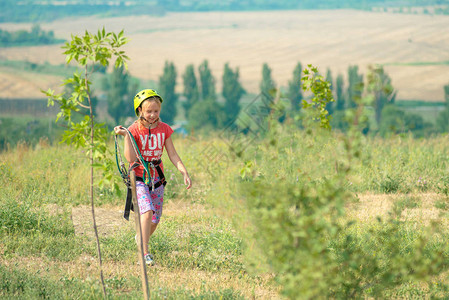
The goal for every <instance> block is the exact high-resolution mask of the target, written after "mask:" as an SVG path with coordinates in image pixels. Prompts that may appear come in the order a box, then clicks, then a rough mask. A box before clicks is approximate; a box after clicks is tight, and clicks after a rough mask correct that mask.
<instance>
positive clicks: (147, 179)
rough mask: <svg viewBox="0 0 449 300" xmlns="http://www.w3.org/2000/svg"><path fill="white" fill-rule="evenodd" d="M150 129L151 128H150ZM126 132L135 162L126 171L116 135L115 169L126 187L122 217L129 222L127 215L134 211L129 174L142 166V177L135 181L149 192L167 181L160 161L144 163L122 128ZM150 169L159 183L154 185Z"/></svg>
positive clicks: (131, 137)
mask: <svg viewBox="0 0 449 300" xmlns="http://www.w3.org/2000/svg"><path fill="white" fill-rule="evenodd" d="M150 127H151V126H150ZM122 128H123V129H125V130H126V133H127V135H128V136H129V139H130V140H131V146H132V148H133V150H134V152H135V153H136V156H137V160H136V161H135V162H134V163H133V164H132V165H131V166H130V167H129V169H128V170H127V169H126V167H125V164H124V162H123V160H122V155H121V152H120V147H119V146H118V142H117V135H115V136H114V140H115V161H116V163H117V168H118V170H119V172H120V176H121V177H122V179H123V182H124V183H125V185H126V187H127V194H126V203H125V211H124V214H123V217H124V218H125V219H126V220H128V221H129V213H130V210H132V211H134V208H133V204H132V192H131V180H130V175H129V174H130V173H131V171H132V170H133V169H135V168H137V167H139V166H140V165H142V166H143V168H144V171H143V177H139V176H137V177H136V181H141V182H143V183H144V184H146V185H147V186H148V188H149V190H150V191H154V190H155V189H157V188H158V187H160V186H161V185H164V186H165V185H166V184H167V181H166V180H165V176H164V172H162V168H161V166H160V164H161V162H162V160H161V159H158V160H152V161H146V160H144V159H143V156H142V154H141V153H140V150H139V147H137V143H136V140H135V139H134V137H133V135H132V134H131V132H130V131H129V130H128V128H125V127H122ZM149 134H150V135H149V136H150V137H151V130H150V129H149ZM150 169H151V170H153V171H155V172H157V175H158V176H159V181H158V182H156V183H154V180H153V178H152V177H151V173H150Z"/></svg>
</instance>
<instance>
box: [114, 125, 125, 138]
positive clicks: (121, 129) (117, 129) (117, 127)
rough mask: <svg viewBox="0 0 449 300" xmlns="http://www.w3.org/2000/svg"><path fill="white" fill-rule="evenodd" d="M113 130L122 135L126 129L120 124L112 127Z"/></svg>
mask: <svg viewBox="0 0 449 300" xmlns="http://www.w3.org/2000/svg"><path fill="white" fill-rule="evenodd" d="M114 132H115V134H120V135H123V136H124V135H125V134H126V130H125V128H123V126H122V125H119V126H115V127H114Z"/></svg>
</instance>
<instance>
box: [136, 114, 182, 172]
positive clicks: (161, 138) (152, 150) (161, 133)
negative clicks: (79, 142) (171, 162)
mask: <svg viewBox="0 0 449 300" xmlns="http://www.w3.org/2000/svg"><path fill="white" fill-rule="evenodd" d="M128 130H129V131H130V132H131V134H132V135H133V137H134V140H135V141H136V144H137V147H138V148H139V151H140V154H142V157H143V159H144V160H146V161H151V160H153V159H156V160H158V159H160V158H161V157H162V151H163V150H164V146H165V140H167V139H168V138H169V137H170V136H171V135H172V133H173V129H171V127H170V126H168V125H167V124H166V123H164V122H159V123H158V124H157V126H156V128H152V129H151V138H149V137H148V133H149V132H148V128H145V127H144V126H143V125H142V124H141V123H140V122H134V123H133V124H132V125H131V126H129V128H128ZM160 166H161V168H162V170H164V166H163V165H162V163H161V165H160ZM143 170H144V168H143V166H139V167H137V168H135V169H134V171H135V172H136V176H138V177H143ZM150 172H151V173H152V174H151V177H153V178H154V177H156V176H157V172H156V170H154V171H151V169H150Z"/></svg>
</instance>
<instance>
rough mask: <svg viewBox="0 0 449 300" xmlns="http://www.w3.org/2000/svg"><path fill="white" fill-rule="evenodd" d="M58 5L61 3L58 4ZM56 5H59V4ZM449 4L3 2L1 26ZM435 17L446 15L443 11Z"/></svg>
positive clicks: (421, 0)
mask: <svg viewBox="0 0 449 300" xmlns="http://www.w3.org/2000/svg"><path fill="white" fill-rule="evenodd" d="M57 2H59V3H57ZM56 3H57V4H56ZM448 4H449V0H410V1H407V2H404V1H392V0H365V1H358V0H339V1H336V0H321V1H315V0H241V1H235V0H233V1H220V0H190V1H187V0H183V1H181V0H154V1H146V0H135V1H132V2H125V1H106V0H104V1H95V2H94V3H92V1H87V0H72V1H57V0H55V1H49V2H43V1H38V0H25V1H16V0H2V1H0V22H38V21H44V20H45V21H46V22H48V21H52V20H55V19H60V18H64V17H69V16H70V17H74V16H90V15H103V16H105V15H107V16H125V15H157V16H160V15H163V14H164V13H166V12H169V11H177V12H192V11H255V10H281V9H282V10H286V9H290V10H292V9H364V10H372V9H373V8H376V9H378V8H379V7H383V8H386V7H398V6H399V7H403V8H407V7H412V6H427V7H428V6H432V5H438V6H440V7H441V5H443V6H444V5H448ZM436 13H443V14H447V13H448V12H447V10H444V9H442V10H441V9H440V10H437V11H436Z"/></svg>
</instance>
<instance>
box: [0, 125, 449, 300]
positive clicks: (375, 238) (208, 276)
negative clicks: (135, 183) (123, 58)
mask: <svg viewBox="0 0 449 300" xmlns="http://www.w3.org/2000/svg"><path fill="white" fill-rule="evenodd" d="M279 130H280V131H279V133H278V134H277V135H276V136H275V137H270V136H268V137H267V138H265V139H263V140H260V141H259V142H258V143H252V146H248V147H247V151H246V153H244V154H240V156H234V155H233V154H232V152H230V151H229V148H228V146H227V145H229V142H230V141H229V140H223V139H219V138H204V137H201V136H197V137H190V138H184V139H183V138H180V137H177V138H176V139H175V145H176V147H177V150H178V152H179V153H180V155H181V157H182V158H183V161H184V163H185V164H186V166H187V168H188V169H189V172H190V173H191V175H192V179H193V182H194V186H193V188H192V189H191V190H190V191H186V190H185V188H184V187H183V184H182V180H181V177H180V175H179V174H178V173H177V172H175V169H174V167H173V166H172V165H171V164H169V163H168V158H167V157H165V158H164V159H165V161H166V162H167V163H166V166H165V172H166V176H167V177H168V178H169V184H168V185H167V189H166V197H165V204H164V214H163V217H162V221H161V224H160V226H159V228H158V230H157V232H156V233H155V235H154V236H153V237H152V239H151V241H150V249H151V251H152V252H153V254H154V256H155V260H156V265H155V267H152V268H149V270H148V276H149V280H150V290H151V295H152V297H153V298H154V299H162V298H164V299H167V298H168V299H236V298H245V299H247V298H258V299H278V298H283V297H284V295H287V296H288V285H287V284H286V283H285V278H284V277H283V276H284V275H285V274H282V273H278V269H277V263H278V262H277V259H278V258H276V259H274V258H275V257H274V256H271V257H270V256H269V255H268V253H269V250H270V249H272V246H271V244H270V243H269V239H268V238H267V237H266V233H265V234H264V232H263V229H265V227H264V226H267V225H263V224H262V223H260V222H262V221H264V219H263V211H259V213H261V214H260V215H258V214H259V213H256V214H255V212H257V210H256V211H252V210H251V205H252V203H256V202H257V201H262V199H265V198H266V197H268V198H267V199H271V200H272V201H276V202H278V203H280V204H282V203H283V202H284V201H287V199H289V197H291V195H290V196H289V189H290V185H292V186H294V185H296V184H298V183H299V184H300V185H302V184H305V185H309V186H316V187H319V186H322V187H323V190H322V191H324V192H325V191H326V190H327V191H328V192H329V193H330V192H331V191H332V190H333V186H332V185H329V182H327V178H331V177H332V176H335V175H338V173H339V170H340V168H341V164H343V162H344V160H345V159H346V158H345V157H347V156H345V154H344V153H345V149H344V145H343V144H342V143H341V141H340V137H339V136H338V135H323V136H313V135H312V136H311V135H308V134H307V133H306V132H301V131H294V132H291V131H289V130H288V129H282V128H281V129H279ZM298 141H301V142H298ZM111 147H112V145H111ZM211 147H213V148H214V149H217V151H218V152H220V153H221V154H225V156H226V157H229V158H228V159H224V157H225V156H222V155H221V156H214V157H211V156H210V155H206V153H209V152H208V151H207V149H210V148H211ZM274 149H275V150H274ZM360 150H361V151H360V152H361V154H360V158H359V159H354V160H353V161H352V163H351V169H352V171H351V172H350V173H349V174H348V176H347V177H346V179H345V180H344V181H343V182H342V183H340V184H341V185H340V188H339V189H340V190H341V191H344V193H348V195H350V197H349V198H348V199H349V200H348V201H346V202H345V204H344V206H345V214H344V216H342V217H341V219H340V221H341V222H343V223H345V222H349V221H351V222H355V224H356V225H353V226H350V227H348V228H347V229H346V230H345V232H344V234H345V235H346V234H351V236H353V238H354V241H355V242H354V244H351V247H352V248H344V247H346V246H344V245H345V242H344V235H341V236H340V235H339V236H337V237H336V239H331V238H330V237H327V238H325V242H326V245H327V246H326V247H327V248H329V249H334V250H333V251H336V252H335V255H336V256H337V257H340V255H342V253H346V252H344V251H343V252H341V253H340V252H339V251H340V250H341V249H343V250H344V249H346V250H348V249H352V250H353V251H355V253H358V255H359V256H352V257H351V259H353V260H354V262H355V263H358V262H360V260H361V259H362V258H363V259H368V258H369V259H370V260H369V263H368V261H363V263H366V264H367V266H368V267H371V266H376V268H373V269H369V270H370V272H372V273H373V276H374V275H375V276H378V279H377V280H375V281H373V282H370V281H369V280H371V278H370V277H367V275H366V274H358V273H356V274H355V275H354V276H355V277H356V278H359V280H360V281H361V282H362V283H360V287H359V290H360V292H359V293H358V294H357V295H359V296H360V297H367V296H370V295H375V294H374V293H375V292H376V291H377V290H376V289H379V288H382V289H383V292H382V293H383V294H382V295H384V296H386V297H392V298H413V297H425V298H427V297H431V296H432V297H437V298H438V297H442V295H444V293H445V291H446V290H445V288H447V285H448V284H449V282H448V281H447V277H446V276H445V274H446V272H447V271H446V270H447V269H448V266H447V264H444V263H443V264H441V261H440V260H438V259H437V258H435V257H434V254H435V253H438V255H440V256H441V257H442V258H443V259H445V260H446V261H447V257H448V255H449V249H448V247H447V243H446V241H447V238H448V237H449V231H448V230H447V228H448V226H447V225H448V221H447V220H448V218H447V217H448V211H449V143H448V139H447V136H442V137H437V138H432V139H427V140H413V139H409V138H406V137H402V138H401V137H393V138H391V139H389V140H381V139H372V140H365V141H364V142H363V145H362V146H360ZM330 153H332V155H330ZM0 171H1V173H2V176H1V177H0V189H1V192H0V254H1V255H0V296H1V297H6V298H8V297H19V298H58V299H59V298H70V299H72V298H82V299H85V298H89V299H95V298H101V297H102V289H101V285H100V282H99V269H98V262H97V258H96V246H95V242H94V238H93V229H92V221H91V216H90V208H89V206H88V204H89V199H88V189H89V179H88V176H87V174H88V165H87V159H86V157H85V154H84V153H83V152H82V151H77V150H73V149H71V148H68V147H66V146H63V145H50V144H49V143H48V142H46V141H45V140H42V141H41V142H40V143H38V144H37V145H36V146H35V147H28V146H27V145H26V144H20V145H18V146H17V147H16V148H14V149H10V150H8V151H5V152H2V153H0ZM260 182H262V183H263V184H265V186H264V187H265V188H262V189H259V188H258V185H259V184H260ZM270 182H271V184H272V186H271V185H270ZM276 186H278V187H279V190H277V189H276ZM326 186H327V188H326ZM283 188H285V190H283ZM295 189H296V188H295ZM318 191H319V190H318V189H317V190H315V192H318ZM315 192H313V191H312V194H314V193H315ZM258 193H261V194H260V197H259V196H257V195H259V194H258ZM312 194H310V195H303V197H298V199H303V200H300V201H307V199H308V197H310V196H311V195H312ZM330 195H331V194H329V195H328V196H327V197H331V196H330ZM336 195H337V194H336ZM332 197H334V196H332ZM335 197H336V196H335ZM318 199H321V200H320V201H323V202H322V203H323V204H322V205H323V207H325V201H327V200H325V199H326V197H325V196H320V198H318ZM329 199H330V198H329ZM336 199H338V198H336ZM271 200H270V201H271ZM254 201H256V202H254ZM267 201H268V200H267ZM95 202H96V214H97V225H98V229H99V234H100V241H101V248H102V254H103V259H104V262H103V263H104V275H105V282H106V285H107V292H108V295H109V298H110V299H122V298H123V299H125V298H126V299H130V298H133V299H134V298H136V299H137V298H140V297H141V294H140V288H141V285H140V279H139V266H138V263H137V262H138V259H137V252H136V245H135V242H134V225H133V223H132V222H126V221H125V220H124V219H123V218H122V210H123V197H119V196H117V195H114V194H112V193H111V192H110V191H108V190H107V189H98V188H97V189H96V191H95ZM276 202H274V203H276ZM257 203H259V204H258V205H259V207H260V205H261V204H263V202H257ZM304 203H306V202H304ZM274 211H276V210H274ZM268 212H269V211H268ZM257 215H258V216H259V217H257ZM254 216H255V217H256V218H255V219H251V217H254ZM259 218H260V219H259ZM270 218H274V219H271V220H276V218H277V217H276V215H271V217H270ZM298 220H301V218H299V217H298ZM380 220H382V221H380ZM388 220H393V221H394V222H396V223H391V222H390V221H388ZM340 221H339V222H340ZM397 222H399V223H397ZM264 223H265V224H266V222H264ZM258 224H259V225H258ZM276 224H278V223H276V222H274V223H272V225H276ZM394 224H400V227H394V226H396V225H394ZM431 224H434V225H435V224H436V225H435V226H437V225H438V227H432V226H434V225H431ZM278 225H279V226H283V224H281V223H279V224H278ZM258 226H260V227H258ZM303 226H305V225H303ZM276 228H277V226H274V227H273V229H272V230H275V229H276ZM311 228H313V226H312V227H311ZM431 228H433V231H429V230H430V229H431ZM435 228H438V229H435ZM266 229H268V232H270V230H271V229H270V227H267V228H266ZM392 230H393V231H392ZM342 234H343V233H342ZM326 236H327V235H325V236H324V237H326ZM261 241H267V243H266V244H264V243H262V242H261ZM421 242H422V243H424V242H426V243H424V244H421ZM264 245H265V247H264ZM421 246H422V248H420V247H421ZM304 247H305V248H304V249H305V250H304V251H306V250H307V249H308V248H307V246H306V245H304ZM395 251H396V252H395ZM420 251H421V252H420ZM301 253H302V254H301ZM389 253H392V254H395V255H396V254H397V256H396V257H394V256H389ZM301 255H304V253H303V252H302V251H301V250H298V257H303V256H301ZM276 257H281V258H282V254H281V253H279V255H278V256H276ZM357 257H359V258H357ZM418 259H422V260H423V261H424V260H426V259H427V260H428V261H430V262H433V263H435V264H434V267H433V268H431V267H430V266H429V265H428V262H426V263H422V268H421V269H419V270H417V272H418V273H417V275H416V276H415V277H413V276H412V277H410V276H407V274H408V273H407V272H405V273H403V274H402V275H401V276H402V277H403V279H401V278H395V279H393V278H392V279H391V280H390V281H391V283H390V285H382V282H383V281H382V280H381V279H379V278H383V276H384V277H385V276H389V275H391V274H390V273H388V270H389V269H388V268H391V269H394V270H395V268H396V266H397V268H399V267H401V268H402V265H401V264H404V265H405V264H407V261H409V262H411V263H413V262H417V261H418ZM313 260H315V262H316V264H319V263H320V262H322V260H321V258H320V257H316V258H314V259H312V261H313ZM340 260H341V261H344V259H343V256H342V257H340V258H339V259H337V260H336V262H338V261H340ZM333 262H334V261H333ZM420 262H421V261H420ZM289 263H290V264H293V265H294V264H295V263H293V262H289ZM298 263H299V262H298ZM337 266H338V268H340V269H341V268H343V269H341V270H343V271H344V270H345V269H344V267H343V265H341V264H340V265H339V264H337ZM362 266H363V268H362ZM367 266H366V265H363V264H362V265H360V266H359V267H358V268H360V269H364V268H367ZM426 268H429V269H426ZM401 270H402V269H401ZM407 270H408V271H410V269H407ZM343 271H341V273H344V272H343ZM300 273H301V272H300ZM420 274H421V275H422V276H420ZM423 274H424V275H423ZM342 276H343V275H342ZM322 280H324V281H326V280H329V279H326V278H325V277H324V278H323V279H322ZM305 281H307V280H305ZM315 281H316V280H315ZM324 281H323V282H324ZM367 282H368V283H371V284H368V285H367V284H366V283H367ZM279 283H280V284H279ZM343 286H344V285H342V284H337V285H333V286H332V285H330V287H331V288H332V289H335V294H334V295H339V294H338V293H339V291H341V290H343ZM297 288H298V293H299V294H297V295H298V297H300V298H303V297H302V295H305V292H304V291H305V290H313V287H307V286H297ZM301 289H304V290H301ZM300 291H303V293H304V294H302V293H301V292H300ZM377 292H379V291H377ZM284 293H286V294H284ZM304 298H306V297H305V296H304ZM337 298H339V296H337Z"/></svg>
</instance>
